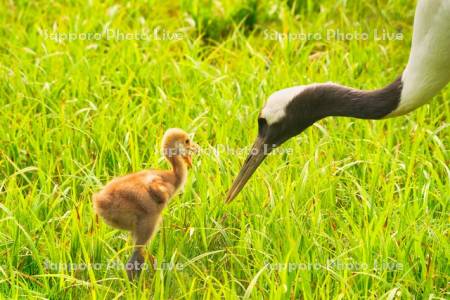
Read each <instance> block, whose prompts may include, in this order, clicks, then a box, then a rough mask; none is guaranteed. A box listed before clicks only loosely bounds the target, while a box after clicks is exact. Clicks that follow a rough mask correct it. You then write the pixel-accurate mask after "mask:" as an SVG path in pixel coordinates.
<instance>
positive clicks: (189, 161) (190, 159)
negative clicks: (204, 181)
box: [183, 155, 192, 168]
mask: <svg viewBox="0 0 450 300" xmlns="http://www.w3.org/2000/svg"><path fill="white" fill-rule="evenodd" d="M183 159H184V162H185V163H186V164H187V166H188V167H189V168H191V167H192V157H191V156H190V155H185V156H183Z"/></svg>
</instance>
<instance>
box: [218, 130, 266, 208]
mask: <svg viewBox="0 0 450 300" xmlns="http://www.w3.org/2000/svg"><path fill="white" fill-rule="evenodd" d="M271 150H272V148H271V147H268V145H267V144H265V140H264V139H263V138H260V137H258V138H257V139H256V141H255V143H254V144H253V146H252V150H251V151H250V154H249V155H248V156H247V159H246V160H245V162H244V165H243V166H242V168H241V170H240V172H239V174H238V176H237V177H236V179H235V180H234V182H233V185H232V186H231V188H230V190H229V191H228V195H227V199H226V200H225V202H227V203H229V202H231V201H233V199H234V198H235V197H236V196H237V195H238V194H239V192H240V191H241V190H242V188H243V187H244V186H245V184H246V183H247V181H248V180H249V179H250V177H251V176H252V175H253V173H254V172H255V171H256V169H257V168H258V167H259V165H260V164H261V163H262V162H263V160H264V158H266V156H267V155H268V154H269V153H270V151H271Z"/></svg>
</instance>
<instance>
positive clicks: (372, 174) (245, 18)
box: [0, 0, 450, 299]
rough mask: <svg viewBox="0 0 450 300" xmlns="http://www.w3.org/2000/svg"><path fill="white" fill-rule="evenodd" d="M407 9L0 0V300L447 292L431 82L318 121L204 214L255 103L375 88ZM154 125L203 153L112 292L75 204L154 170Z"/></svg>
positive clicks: (438, 126) (442, 112)
mask: <svg viewBox="0 0 450 300" xmlns="http://www.w3.org/2000/svg"><path fill="white" fill-rule="evenodd" d="M412 2H415V1H406V0H395V1H394V0H393V1H385V0H379V1H354V0H349V1H346V0H338V1H332V0H324V1H320V2H319V1H317V2H316V1H309V0H308V1H306V0H305V1H297V2H295V1H287V2H276V1H264V2H254V1H247V2H242V1H234V0H223V1H187V0H183V1H180V2H174V1H129V2H127V3H126V4H125V3H122V4H118V3H115V2H112V1H105V3H101V2H100V1H96V0H88V1H80V0H72V1H61V2H60V3H58V2H56V1H12V0H6V1H1V2H0V36H1V39H2V43H1V45H0V105H1V109H0V130H1V134H0V228H1V229H0V296H1V298H5V299H6V298H16V299H17V298H27V299H28V298H36V299H37V298H39V299H42V298H52V299H85V298H87V297H89V298H96V299H116V298H128V299H139V298H141V299H144V298H154V299H160V298H169V299H215V298H223V299H238V298H244V299H247V298H249V299H263V298H265V299H267V298H271V299H310V298H321V299H325V298H339V299H340V298H345V299H347V298H351V299H357V298H363V297H364V298H365V297H367V298H372V299H397V298H399V299H400V298H401V299H410V298H413V297H416V298H417V299H423V298H426V299H435V298H441V299H444V298H448V297H449V293H450V292H449V285H448V282H449V280H450V278H449V272H450V268H449V257H450V256H449V253H450V252H449V251H448V250H449V231H448V230H449V227H448V224H449V214H448V205H449V200H450V168H449V165H450V146H449V145H450V121H449V120H450V105H449V103H450V102H449V101H448V100H449V98H450V89H449V88H448V87H447V88H446V89H445V90H443V91H442V92H441V93H440V94H439V95H438V96H436V97H435V98H434V100H433V101H432V102H431V104H430V105H426V106H424V107H422V108H420V109H418V110H416V111H415V112H413V113H410V114H408V115H407V116H405V117H401V118H397V119H387V120H382V121H364V120H356V119H350V118H328V119H325V120H322V121H320V122H319V123H318V124H316V125H314V126H313V127H311V128H310V129H308V130H307V131H306V132H305V133H303V134H302V135H300V136H298V137H297V138H294V139H292V140H291V141H289V142H288V143H286V144H285V145H283V147H281V149H284V150H285V151H284V153H278V154H274V155H271V156H270V157H269V158H268V159H267V160H266V161H265V163H264V164H263V165H262V166H261V168H260V169H259V170H258V171H257V172H256V174H255V175H254V177H253V178H252V179H251V180H250V182H249V183H248V184H247V186H246V188H245V189H244V190H243V192H242V193H241V195H240V196H239V197H238V198H237V199H236V200H235V201H234V202H233V203H231V204H230V205H225V204H224V199H225V194H226V191H227V189H228V188H229V186H230V185H231V183H232V180H233V179H234V176H236V174H237V172H238V170H239V167H240V166H241V164H242V162H243V160H244V159H245V156H246V154H247V153H246V149H245V147H247V146H249V144H250V143H251V142H252V141H253V139H254V137H255V135H256V130H257V126H256V119H257V116H258V113H259V110H260V108H261V107H262V105H263V103H264V102H265V100H266V99H267V97H268V96H269V95H270V94H271V93H272V92H274V91H276V90H277V89H281V88H284V87H288V86H292V85H299V84H307V83H312V82H326V81H335V82H339V83H341V84H345V85H350V86H354V87H357V88H362V89H372V88H377V87H381V86H383V85H385V84H387V83H389V82H390V81H392V80H393V79H395V78H396V77H397V76H398V75H399V74H400V72H401V71H402V69H403V67H404V66H405V64H406V62H407V59H408V54H409V47H410V40H411V34H412V21H413V16H414V5H415V3H412ZM146 29H148V30H150V36H149V37H150V38H144V37H143V36H138V35H135V36H132V34H130V36H128V37H124V36H120V34H122V35H123V34H125V33H141V32H145V30H146ZM155 30H157V31H158V33H157V34H158V36H157V37H156V36H155V35H154V31H155ZM338 30H339V32H341V33H351V34H352V35H353V36H355V35H356V34H358V33H364V32H365V33H368V35H369V36H368V38H367V39H365V38H364V37H362V38H354V39H352V40H349V39H348V38H347V39H343V38H342V36H341V37H340V36H334V38H333V36H327V35H329V34H330V33H331V32H335V33H338ZM374 30H377V31H378V36H375V32H374ZM383 31H384V32H385V33H389V34H399V35H400V36H401V37H402V38H401V39H389V38H384V39H382V38H381V37H380V35H381V34H382V33H383ZM108 32H109V33H110V35H111V36H109V37H107V36H106V33H108ZM288 32H290V33H293V34H299V33H304V34H305V33H313V34H316V35H315V37H310V38H309V40H308V39H307V38H304V37H303V38H302V37H300V36H298V35H297V37H296V38H290V39H288V38H280V39H278V40H277V39H274V35H275V34H276V33H279V34H282V33H288ZM69 34H72V36H69ZM89 34H91V36H88V35H89ZM317 34H319V35H317ZM99 35H101V36H100V37H99ZM113 35H114V36H113ZM140 37H141V38H140ZM377 37H378V38H377ZM170 127H180V128H183V129H185V130H187V131H189V132H192V133H193V134H195V137H194V139H195V140H196V142H197V143H198V144H199V145H200V146H201V147H202V149H203V150H202V152H201V153H200V154H199V155H198V156H197V157H195V158H194V166H193V168H192V169H191V171H190V174H189V180H188V183H187V185H186V187H185V190H184V192H183V193H182V194H180V195H179V196H177V197H176V198H174V199H173V201H172V202H171V203H170V205H169V207H168V208H167V209H166V210H165V212H164V220H163V223H162V224H161V227H160V230H159V232H158V233H157V234H156V235H155V237H154V239H153V240H152V242H151V243H150V244H149V245H148V246H147V252H148V254H149V256H150V254H151V255H153V256H154V257H155V260H154V267H153V268H150V269H149V270H148V271H146V272H144V274H143V276H141V278H140V280H139V282H133V283H130V282H129V281H128V280H127V278H126V274H125V271H124V270H123V269H122V264H123V263H125V262H126V260H127V259H128V258H129V256H130V254H131V250H132V249H131V247H132V241H131V238H130V237H129V236H128V235H127V234H126V233H125V232H122V231H118V230H113V229H111V228H110V227H108V226H107V225H106V224H105V223H104V222H102V221H100V222H99V223H98V224H96V222H95V216H94V213H93V210H92V202H91V196H92V194H93V193H94V192H96V191H97V190H98V189H99V188H100V187H101V186H102V184H104V183H106V182H107V181H108V180H110V179H112V178H113V177H115V176H118V175H123V174H126V173H129V172H133V171H138V170H142V169H144V168H155V167H157V168H168V167H169V166H168V164H167V163H166V162H165V161H164V159H163V158H162V157H161V155H160V152H159V151H158V150H159V147H160V139H161V137H162V135H163V132H164V131H165V130H166V129H167V128H170Z"/></svg>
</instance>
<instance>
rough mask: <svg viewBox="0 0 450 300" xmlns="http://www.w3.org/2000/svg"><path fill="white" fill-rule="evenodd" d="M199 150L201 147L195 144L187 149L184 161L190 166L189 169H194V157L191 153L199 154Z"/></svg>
mask: <svg viewBox="0 0 450 300" xmlns="http://www.w3.org/2000/svg"><path fill="white" fill-rule="evenodd" d="M199 150H200V147H199V146H198V145H197V144H196V143H194V142H191V144H190V145H189V147H188V148H187V154H186V155H184V156H183V159H184V161H185V162H186V164H187V165H188V167H189V168H191V167H192V156H191V153H193V154H197V153H198V152H199Z"/></svg>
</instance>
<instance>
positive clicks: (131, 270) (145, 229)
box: [126, 216, 160, 280]
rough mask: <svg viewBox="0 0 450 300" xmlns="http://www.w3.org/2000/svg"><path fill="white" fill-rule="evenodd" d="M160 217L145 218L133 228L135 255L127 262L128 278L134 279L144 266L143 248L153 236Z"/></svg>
mask: <svg viewBox="0 0 450 300" xmlns="http://www.w3.org/2000/svg"><path fill="white" fill-rule="evenodd" d="M159 219H160V217H159V216H157V217H156V218H151V217H148V218H146V219H145V220H141V221H140V222H139V223H138V224H137V226H136V228H135V230H133V238H134V241H135V246H134V251H133V255H132V256H131V258H130V260H129V261H128V263H127V268H126V269H127V275H128V279H130V280H133V279H135V278H138V277H139V274H140V272H141V270H142V268H143V267H144V265H143V264H144V262H145V259H144V254H143V250H144V247H145V245H146V244H147V242H148V240H149V239H150V238H151V236H152V234H153V233H154V231H155V229H156V227H157V226H158V224H159Z"/></svg>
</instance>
